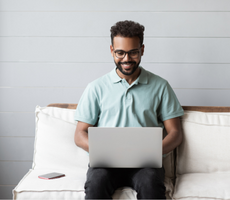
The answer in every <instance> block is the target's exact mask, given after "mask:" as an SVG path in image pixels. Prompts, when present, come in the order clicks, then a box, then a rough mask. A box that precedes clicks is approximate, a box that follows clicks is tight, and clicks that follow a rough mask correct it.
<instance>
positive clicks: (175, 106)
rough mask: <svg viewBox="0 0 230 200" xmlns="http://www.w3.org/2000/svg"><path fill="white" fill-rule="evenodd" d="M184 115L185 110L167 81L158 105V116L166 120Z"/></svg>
mask: <svg viewBox="0 0 230 200" xmlns="http://www.w3.org/2000/svg"><path fill="white" fill-rule="evenodd" d="M182 115H184V110H183V108H182V107H181V105H180V103H179V101H178V99H177V97H176V95H175V93H174V91H173V89H172V88H171V86H170V85H169V83H168V82H167V83H166V85H165V88H164V90H163V94H162V99H161V103H160V104H159V107H158V118H160V120H161V121H165V120H168V119H172V118H175V117H179V116H182Z"/></svg>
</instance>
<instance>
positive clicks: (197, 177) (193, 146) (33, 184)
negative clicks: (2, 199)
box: [13, 106, 230, 200]
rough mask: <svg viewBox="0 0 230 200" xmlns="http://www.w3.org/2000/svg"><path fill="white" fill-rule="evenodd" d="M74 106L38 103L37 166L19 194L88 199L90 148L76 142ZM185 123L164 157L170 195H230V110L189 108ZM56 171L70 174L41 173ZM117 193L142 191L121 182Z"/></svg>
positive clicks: (122, 195) (19, 196) (126, 194)
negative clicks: (48, 176) (181, 136)
mask: <svg viewBox="0 0 230 200" xmlns="http://www.w3.org/2000/svg"><path fill="white" fill-rule="evenodd" d="M74 112H75V110H74V109H66V108H56V107H39V106H37V107H36V112H35V113H36V131H35V132H36V134H35V145H34V159H33V166H32V169H31V170H29V172H28V173H27V174H26V175H25V176H24V177H23V179H22V180H21V181H20V182H19V184H18V185H17V186H16V187H15V189H14V190H13V199H15V200H16V199H17V200H22V199H23V200H24V199H42V200H45V199H49V200H51V199H66V200H72V199H84V196H85V193H84V183H85V180H86V171H87V168H88V154H87V153H86V152H85V151H83V150H82V149H80V148H78V147H77V146H76V145H75V143H74V132H75V128H76V124H77V123H76V122H75V121H74V118H73V116H74ZM182 126H183V132H184V140H183V143H182V144H181V145H180V146H179V147H178V148H177V150H176V151H174V152H171V153H169V154H168V155H167V156H166V157H165V158H164V160H163V163H164V167H165V171H166V175H165V186H166V196H167V198H168V199H189V200H190V199H194V200H195V199H196V200H198V199H199V200H200V199H205V200H207V199H230V165H229V164H230V145H229V144H228V143H229V142H228V141H230V114H229V113H227V112H224V113H217V112H214V113H204V112H197V111H185V115H184V117H183V118H182ZM175 152H176V153H175ZM175 159H176V162H175ZM50 172H61V173H65V174H66V176H65V177H63V178H59V179H54V180H43V179H39V178H38V176H39V175H41V174H46V173H50ZM113 198H114V199H136V192H135V191H134V190H132V189H131V188H120V189H118V190H117V191H116V192H115V194H114V195H113Z"/></svg>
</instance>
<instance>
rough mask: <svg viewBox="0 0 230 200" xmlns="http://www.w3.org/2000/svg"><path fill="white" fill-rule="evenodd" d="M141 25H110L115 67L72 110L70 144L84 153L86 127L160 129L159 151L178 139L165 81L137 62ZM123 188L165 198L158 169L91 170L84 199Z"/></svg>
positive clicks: (174, 105) (176, 112)
mask: <svg viewBox="0 0 230 200" xmlns="http://www.w3.org/2000/svg"><path fill="white" fill-rule="evenodd" d="M143 32H144V27H143V26H142V25H140V24H139V23H135V22H132V21H121V22H117V23H116V24H115V25H114V26H112V27H111V42H112V45H111V46H110V50H111V54H112V56H113V58H114V62H115V65H116V68H115V69H114V70H112V71H111V72H110V73H108V74H106V75H104V76H103V77H101V78H99V79H97V80H95V81H93V82H92V83H90V84H89V85H88V86H87V88H86V90H85V91H84V93H83V95H82V97H81V100H80V102H79V104H78V108H77V110H76V114H75V120H77V121H78V125H77V128H76V132H75V143H76V145H77V146H79V147H81V148H82V149H84V150H85V151H87V152H88V151H89V145H88V127H92V126H95V125H96V126H98V127H159V126H161V127H164V128H165V129H166V131H167V133H168V134H167V136H166V137H165V138H164V139H163V154H166V153H168V152H170V151H172V150H173V149H174V148H175V147H177V146H178V145H179V144H180V143H181V141H182V133H181V125H180V119H179V116H182V115H183V109H182V108H181V106H180V104H179V102H178V100H177V98H176V96H175V94H174V92H173V90H172V88H171V87H170V85H169V84H168V82H167V81H165V80H164V79H162V78H160V77H159V76H157V75H154V74H153V73H151V72H148V71H147V70H145V69H144V68H142V67H141V66H139V64H140V62H141V57H142V56H143V53H144V45H143V35H144V33H143ZM122 186H129V187H132V188H133V189H134V190H135V191H136V192H137V198H138V199H165V186H164V169H163V167H162V168H156V169H153V168H138V169H136V168H134V169H133V168H132V169H130V168H124V169H123V168H122V169H120V168H119V169H116V168H112V169H111V168H91V167H89V169H88V172H87V181H86V183H85V193H86V196H85V198H86V199H110V198H111V197H112V195H113V193H114V191H115V190H116V189H117V188H119V187H122Z"/></svg>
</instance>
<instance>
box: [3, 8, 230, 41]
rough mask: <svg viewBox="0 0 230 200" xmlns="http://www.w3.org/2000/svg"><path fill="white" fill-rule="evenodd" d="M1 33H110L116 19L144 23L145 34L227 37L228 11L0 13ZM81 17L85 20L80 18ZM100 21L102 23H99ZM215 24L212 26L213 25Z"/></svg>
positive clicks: (21, 34) (150, 35)
mask: <svg viewBox="0 0 230 200" xmlns="http://www.w3.org/2000/svg"><path fill="white" fill-rule="evenodd" d="M0 19H4V20H0V27H1V31H0V36H8V37H9V36H53V37H54V36H74V37H76V36H78V37H79V36H83V37H90V36H93V37H94V36H99V37H101V36H104V37H108V36H110V27H111V26H112V25H113V24H115V23H116V22H117V21H119V20H124V19H128V20H134V21H138V22H139V23H141V24H143V25H144V26H145V37H229V35H230V26H226V23H225V22H226V21H230V13H228V12H220V13H218V14H217V13H215V12H200V13H197V12H170V13H167V12H157V13H156V12H134V13H128V12H67V13H66V12H2V13H0ZM82 19H84V20H82ZM101 24H103V26H102V25H101ZM213 27H215V29H214V28H213Z"/></svg>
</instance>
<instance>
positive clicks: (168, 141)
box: [163, 117, 183, 154]
mask: <svg viewBox="0 0 230 200" xmlns="http://www.w3.org/2000/svg"><path fill="white" fill-rule="evenodd" d="M164 126H165V129H166V131H167V133H168V134H167V136H166V137H165V138H164V140H163V154H167V153H169V152H170V151H172V150H173V149H175V148H176V147H177V146H179V145H180V143H181V142H182V139H183V135H182V130H181V123H180V118H179V117H176V118H172V119H168V120H166V121H164Z"/></svg>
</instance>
